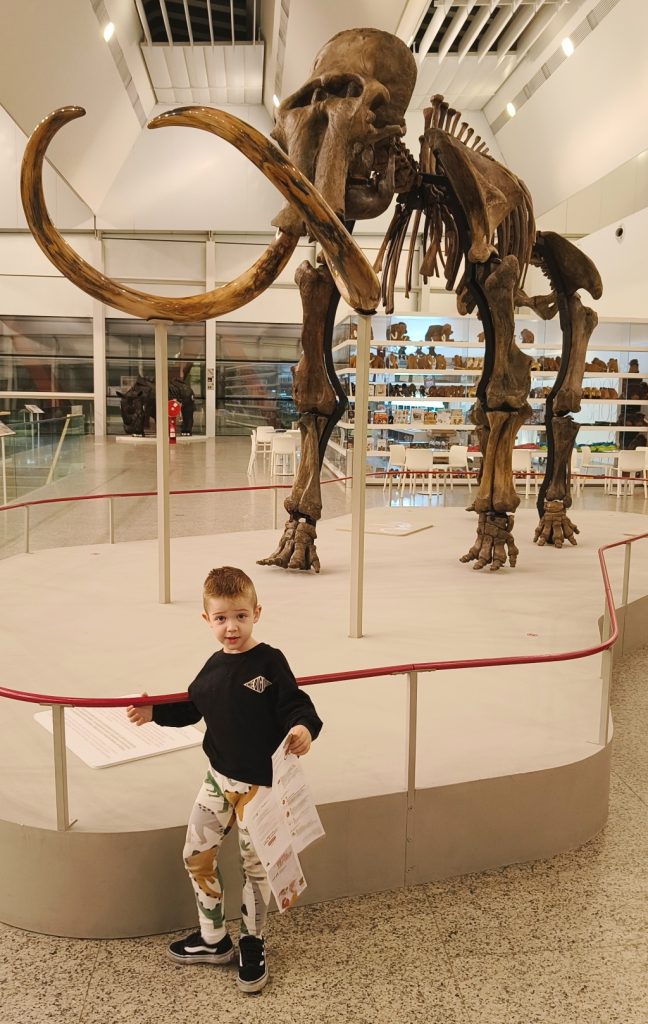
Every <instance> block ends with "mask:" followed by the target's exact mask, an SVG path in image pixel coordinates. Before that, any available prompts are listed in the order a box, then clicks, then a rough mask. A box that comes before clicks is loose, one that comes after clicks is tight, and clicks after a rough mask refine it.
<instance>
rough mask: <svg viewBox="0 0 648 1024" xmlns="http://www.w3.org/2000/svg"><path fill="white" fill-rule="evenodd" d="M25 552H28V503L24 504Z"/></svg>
mask: <svg viewBox="0 0 648 1024" xmlns="http://www.w3.org/2000/svg"><path fill="white" fill-rule="evenodd" d="M25 554H26V555H28V554H29V505H25Z"/></svg>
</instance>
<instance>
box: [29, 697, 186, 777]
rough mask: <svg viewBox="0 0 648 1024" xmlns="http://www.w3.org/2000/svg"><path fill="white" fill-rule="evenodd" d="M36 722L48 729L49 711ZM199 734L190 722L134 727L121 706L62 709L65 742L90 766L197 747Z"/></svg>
mask: <svg viewBox="0 0 648 1024" xmlns="http://www.w3.org/2000/svg"><path fill="white" fill-rule="evenodd" d="M34 718H35V720H36V721H37V722H38V724H39V725H42V726H43V727H44V728H45V729H47V730H48V732H52V715H51V712H50V711H39V712H38V713H37V714H35V715H34ZM202 741H203V734H202V733H201V732H200V730H199V729H196V728H194V726H193V725H186V726H183V728H181V729H172V728H169V727H167V726H161V725H156V724H155V723H154V722H149V723H148V724H147V725H140V726H138V727H135V726H134V725H131V723H130V722H129V721H128V719H127V717H126V709H125V708H66V710H65V745H66V747H67V748H68V750H71V751H72V753H73V754H76V755H77V757H80V758H81V760H82V761H83V762H84V763H85V764H87V765H88V766H89V767H90V768H108V767H109V766H110V765H114V764H125V763H126V762H127V761H138V760H140V759H141V758H143V757H152V756H153V755H154V754H166V753H168V752H169V751H171V750H184V748H185V747H197V746H199V745H200V744H201V743H202Z"/></svg>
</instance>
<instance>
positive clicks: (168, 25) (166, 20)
mask: <svg viewBox="0 0 648 1024" xmlns="http://www.w3.org/2000/svg"><path fill="white" fill-rule="evenodd" d="M160 10H161V11H162V21H163V22H164V31H165V32H166V34H167V40H168V42H169V46H171V44H172V43H173V39H172V38H171V23H170V21H169V12H168V11H167V8H166V0H160Z"/></svg>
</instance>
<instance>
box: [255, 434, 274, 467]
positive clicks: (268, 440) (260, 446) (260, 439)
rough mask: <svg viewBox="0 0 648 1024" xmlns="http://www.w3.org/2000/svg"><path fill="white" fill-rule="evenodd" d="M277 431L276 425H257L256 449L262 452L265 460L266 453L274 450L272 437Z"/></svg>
mask: <svg viewBox="0 0 648 1024" xmlns="http://www.w3.org/2000/svg"><path fill="white" fill-rule="evenodd" d="M274 432H275V428H274V427H257V428H256V449H257V452H261V454H262V455H263V459H264V461H265V458H266V455H269V454H270V452H271V451H272V438H273V435H274Z"/></svg>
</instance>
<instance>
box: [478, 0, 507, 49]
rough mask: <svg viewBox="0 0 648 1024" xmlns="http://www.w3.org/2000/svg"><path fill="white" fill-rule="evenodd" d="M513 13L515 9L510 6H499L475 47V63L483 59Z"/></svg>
mask: <svg viewBox="0 0 648 1024" xmlns="http://www.w3.org/2000/svg"><path fill="white" fill-rule="evenodd" d="M514 13H515V9H514V8H513V7H512V6H511V7H502V8H500V10H499V12H498V14H496V15H495V17H494V19H493V21H492V22H491V24H490V25H489V26H488V28H487V29H486V31H485V33H484V35H483V37H482V40H481V42H480V44H479V46H478V47H477V63H479V62H480V61H482V60H483V59H484V57H485V56H486V54H487V53H488V51H489V50H490V48H491V46H492V45H493V43H494V42H495V40H496V39H497V38H498V36H499V35H500V34H501V33H502V32H503V31H504V29H505V28H506V26H507V25H508V23H509V21H510V20H511V18H512V17H513V15H514Z"/></svg>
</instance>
